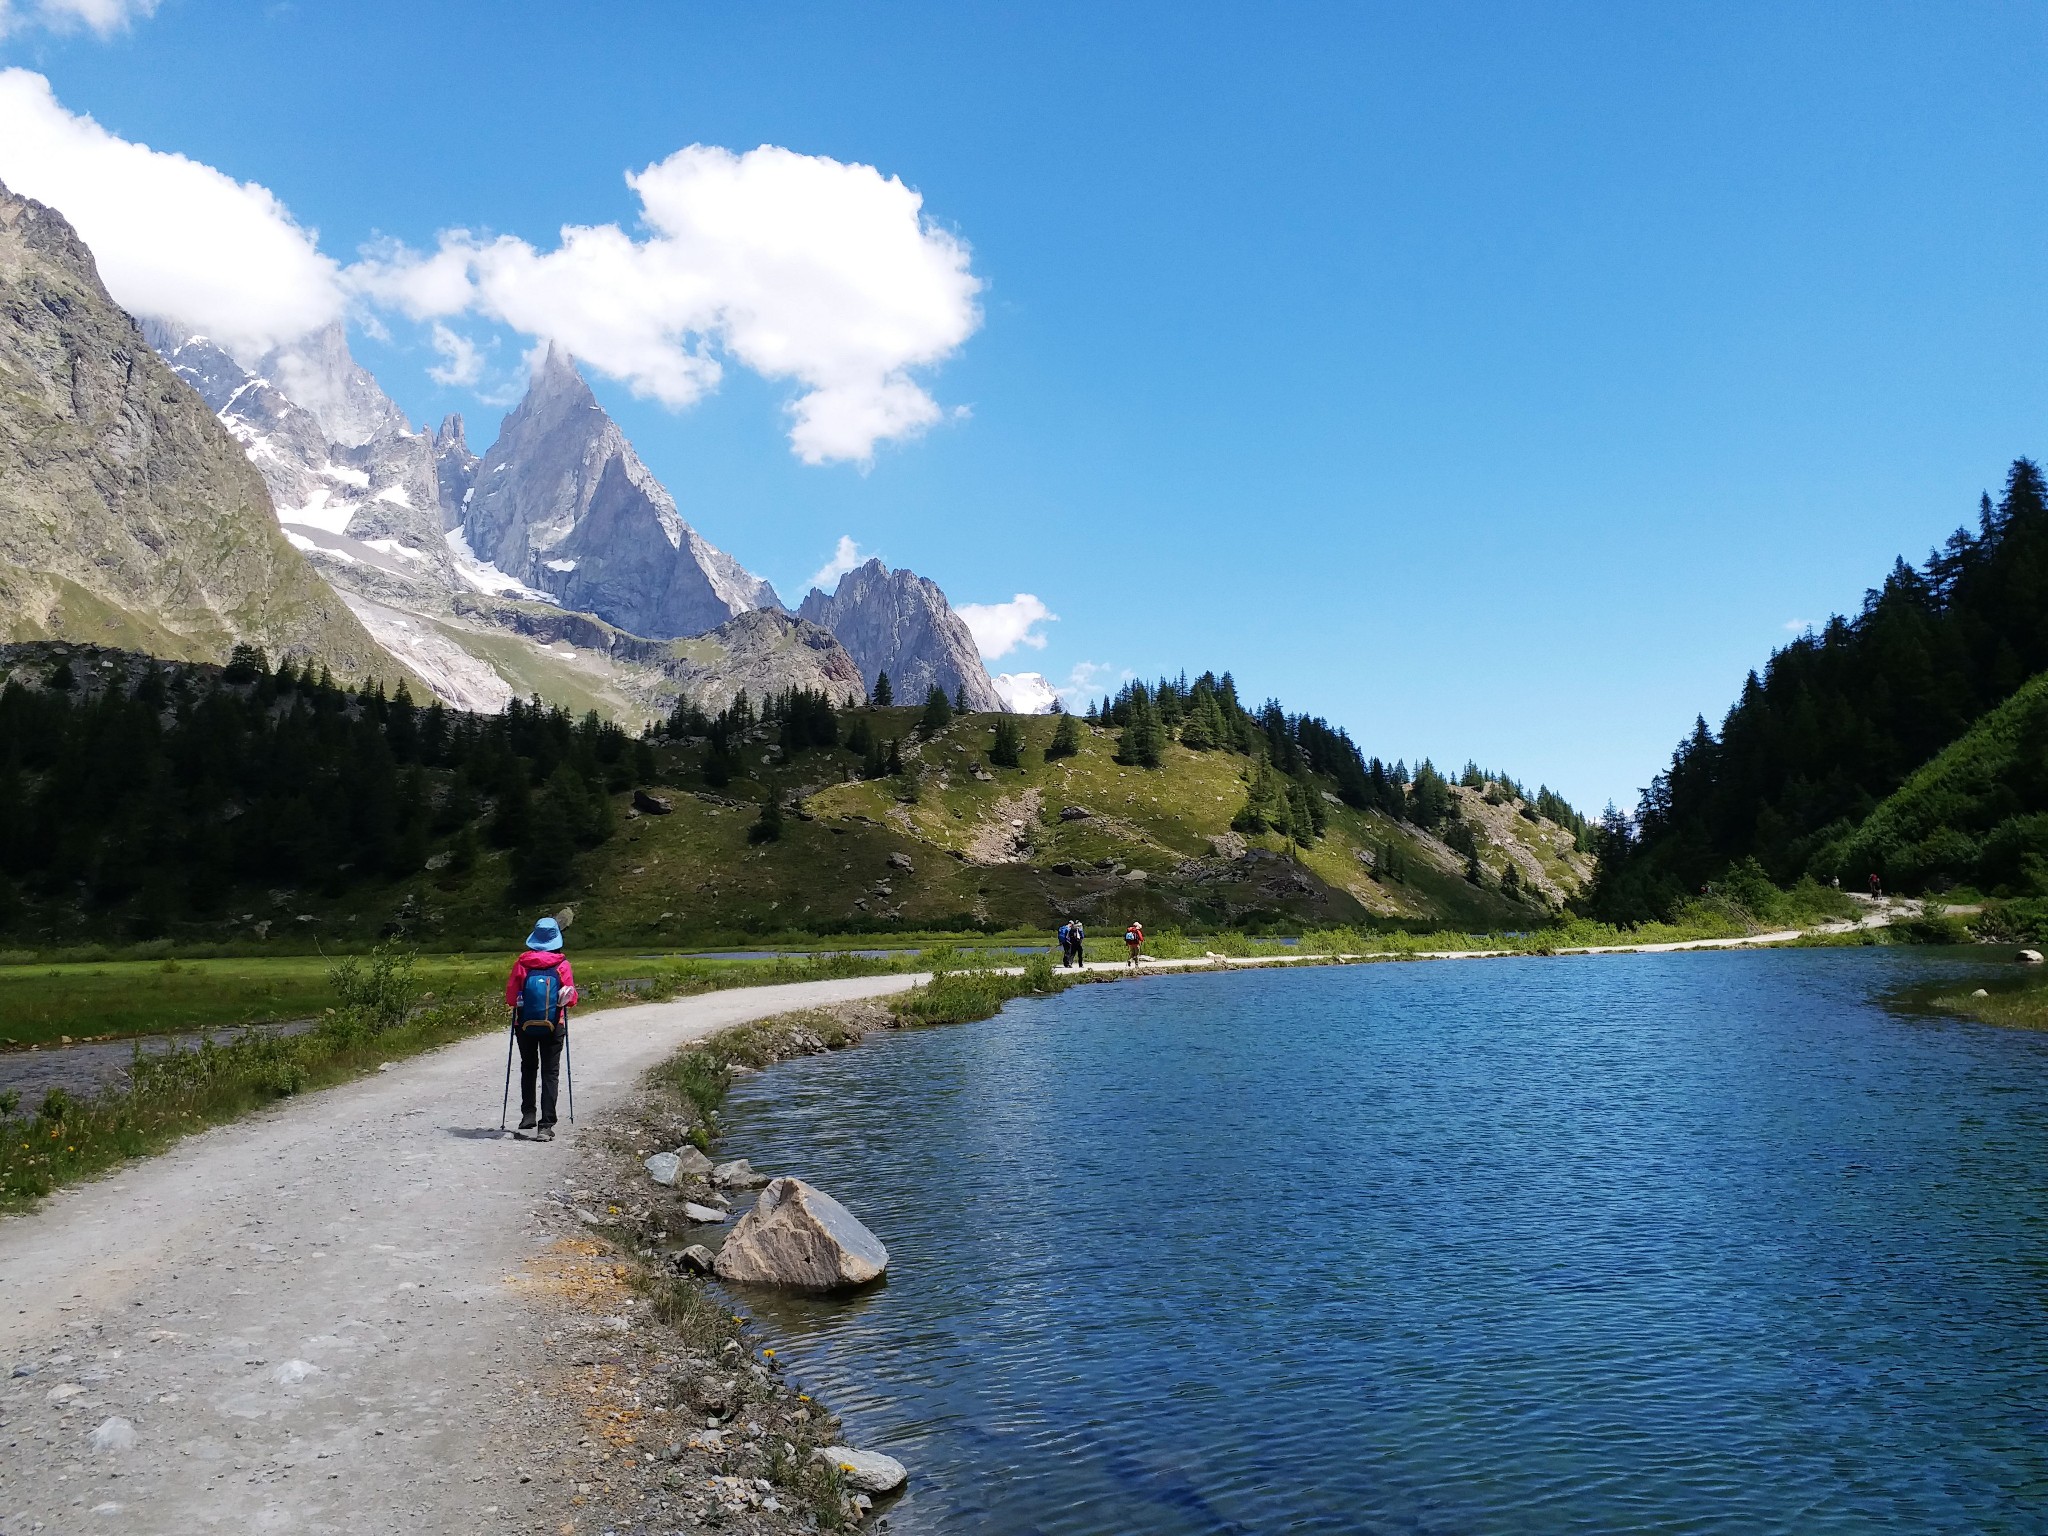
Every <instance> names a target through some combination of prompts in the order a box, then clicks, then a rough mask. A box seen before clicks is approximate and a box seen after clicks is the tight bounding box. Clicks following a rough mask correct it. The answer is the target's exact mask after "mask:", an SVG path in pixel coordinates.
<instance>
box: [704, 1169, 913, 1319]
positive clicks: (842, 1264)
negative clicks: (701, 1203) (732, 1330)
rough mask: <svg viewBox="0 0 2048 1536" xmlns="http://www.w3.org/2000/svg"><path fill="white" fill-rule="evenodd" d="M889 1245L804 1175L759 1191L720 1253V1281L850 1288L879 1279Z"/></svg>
mask: <svg viewBox="0 0 2048 1536" xmlns="http://www.w3.org/2000/svg"><path fill="white" fill-rule="evenodd" d="M888 1265H889V1250H888V1249H886V1248H884V1247H883V1246H882V1242H881V1239H880V1238H878V1237H876V1236H875V1234H874V1233H872V1232H870V1231H869V1230H868V1229H867V1228H866V1227H864V1226H862V1225H861V1224H860V1222H859V1221H858V1220H857V1219H855V1217H854V1214H853V1213H852V1212H851V1211H849V1210H848V1209H847V1208H846V1207H845V1206H843V1205H841V1204H840V1203H839V1202H838V1201H837V1200H834V1199H833V1198H832V1197H831V1196H830V1195H828V1194H826V1193H825V1192H824V1191H823V1190H821V1189H813V1188H812V1187H811V1186H810V1185H808V1184H806V1183H804V1181H803V1180H802V1179H793V1178H780V1179H776V1180H774V1181H773V1182H772V1183H770V1184H769V1186H768V1187H767V1188H766V1189H764V1190H762V1191H761V1198H760V1199H759V1200H758V1201H757V1202H755V1205H754V1208H753V1209H752V1210H751V1211H749V1212H747V1214H746V1215H744V1216H742V1217H741V1218H740V1220H739V1224H738V1225H737V1226H735V1227H734V1228H733V1229H732V1236H730V1237H728V1238H727V1239H726V1241H725V1246H724V1247H723V1248H721V1249H720V1250H719V1253H718V1267H717V1274H718V1278H719V1279H721V1280H728V1281H733V1282H736V1283H739V1284H744V1285H776V1286H785V1287H788V1288H790V1289H792V1290H804V1291H838V1290H847V1289H850V1288H851V1287H854V1286H858V1285H866V1284H867V1283H868V1282H869V1281H871V1280H875V1279H879V1278H880V1276H881V1274H882V1271H883V1270H884V1269H886V1268H887V1267H888Z"/></svg>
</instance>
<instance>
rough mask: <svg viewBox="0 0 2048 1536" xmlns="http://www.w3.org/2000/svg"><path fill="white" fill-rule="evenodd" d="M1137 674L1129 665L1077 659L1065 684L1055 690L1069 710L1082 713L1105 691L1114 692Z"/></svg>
mask: <svg viewBox="0 0 2048 1536" xmlns="http://www.w3.org/2000/svg"><path fill="white" fill-rule="evenodd" d="M1137 675H1138V674H1137V673H1135V672H1133V671H1132V670H1131V669H1130V668H1129V667H1119V666H1117V665H1115V664H1114V663H1113V662H1107V661H1078V662H1076V663H1074V670H1073V671H1071V672H1069V673H1068V674H1067V681H1066V685H1065V686H1064V687H1062V688H1060V689H1058V690H1057V692H1058V693H1059V696H1060V698H1061V699H1062V700H1064V701H1065V703H1066V706H1067V708H1068V709H1069V710H1071V711H1073V712H1074V713H1076V714H1079V713H1083V712H1085V711H1086V710H1087V708H1088V706H1089V705H1090V704H1092V703H1094V702H1095V701H1096V700H1097V699H1098V698H1100V697H1101V696H1102V695H1103V694H1105V693H1114V692H1116V690H1117V689H1118V688H1119V687H1121V686H1122V685H1123V684H1125V683H1128V682H1130V681H1131V680H1132V679H1133V678H1135V677H1136V676H1137Z"/></svg>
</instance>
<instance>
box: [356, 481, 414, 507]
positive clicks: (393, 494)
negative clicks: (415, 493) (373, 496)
mask: <svg viewBox="0 0 2048 1536" xmlns="http://www.w3.org/2000/svg"><path fill="white" fill-rule="evenodd" d="M365 479H366V482H367V477H365ZM377 500H379V501H388V502H390V503H391V504H392V505H393V506H394V507H405V508H408V509H410V508H411V506H412V498H411V497H410V496H408V495H406V494H405V487H404V486H402V485H387V486H385V487H384V489H383V490H381V491H379V492H378V493H377Z"/></svg>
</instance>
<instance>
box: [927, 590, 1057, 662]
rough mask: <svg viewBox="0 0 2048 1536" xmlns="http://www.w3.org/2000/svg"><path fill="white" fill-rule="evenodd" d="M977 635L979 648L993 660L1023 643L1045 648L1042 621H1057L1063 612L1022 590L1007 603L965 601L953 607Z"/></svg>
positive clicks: (984, 655) (986, 656)
mask: <svg viewBox="0 0 2048 1536" xmlns="http://www.w3.org/2000/svg"><path fill="white" fill-rule="evenodd" d="M953 611H954V612H955V613H957V614H959V615H960V617H961V618H962V619H963V620H964V621H965V622H966V624H967V628H968V629H969V631H971V632H972V633H973V635H974V644H975V648H976V649H977V650H979V651H980V652H981V654H982V656H983V657H984V658H985V659H986V660H989V661H994V660H995V659H996V658H997V657H998V656H1007V655H1009V654H1010V652H1012V651H1014V650H1015V649H1017V647H1018V646H1020V645H1028V646H1030V647H1031V649H1033V650H1034V651H1042V650H1044V649H1045V636H1044V635H1042V634H1039V633H1038V632H1037V628H1036V626H1038V625H1040V624H1056V623H1058V622H1059V617H1060V616H1059V615H1058V614H1056V613H1054V612H1053V611H1052V610H1051V609H1050V608H1048V607H1046V606H1045V604H1044V603H1041V602H1040V601H1039V600H1038V599H1037V598H1035V597H1033V596H1032V595H1031V594H1030V593H1029V592H1019V593H1018V594H1017V595H1016V596H1015V597H1013V598H1011V599H1010V600H1009V601H1008V602H1007V603H963V604H961V605H960V606H959V607H958V608H955V609H954V610H953Z"/></svg>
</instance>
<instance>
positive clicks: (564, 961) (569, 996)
mask: <svg viewBox="0 0 2048 1536" xmlns="http://www.w3.org/2000/svg"><path fill="white" fill-rule="evenodd" d="M549 966H553V967H554V968H555V969H556V970H557V971H558V972H560V973H561V979H562V1006H563V1007H564V1008H574V1007H575V1006H576V973H575V972H574V971H572V970H570V969H569V957H568V956H567V955H556V954H550V953H549V952H548V951H546V950H544V949H529V950H528V951H527V952H526V953H525V954H523V955H521V956H520V957H519V958H518V959H517V960H514V961H513V962H512V974H511V975H510V976H508V977H506V978H505V1006H506V1007H507V1008H516V1007H518V1006H519V993H520V990H521V989H522V988H523V987H525V985H526V978H527V977H528V976H530V975H532V974H533V972H535V971H544V970H546V969H547V968H548V967H549Z"/></svg>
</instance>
